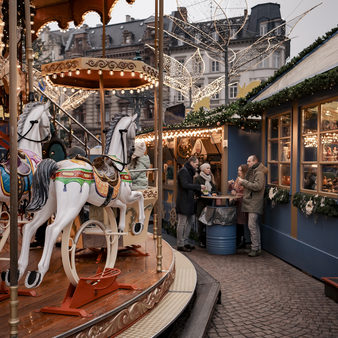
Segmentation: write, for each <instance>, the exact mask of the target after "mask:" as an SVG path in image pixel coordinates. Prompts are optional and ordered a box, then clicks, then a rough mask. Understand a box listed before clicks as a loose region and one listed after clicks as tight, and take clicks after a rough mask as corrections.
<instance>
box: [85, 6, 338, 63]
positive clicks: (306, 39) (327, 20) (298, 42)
mask: <svg viewBox="0 0 338 338" xmlns="http://www.w3.org/2000/svg"><path fill="white" fill-rule="evenodd" d="M163 1H164V14H170V13H171V12H172V11H174V10H176V8H177V3H179V5H181V6H186V7H187V8H188V10H189V8H191V10H193V7H192V6H191V4H195V6H194V7H195V8H196V9H197V11H198V12H199V13H203V15H205V19H206V20H209V19H210V16H211V14H210V13H211V10H210V0H209V1H208V0H205V1H204V0H163ZM217 1H218V2H221V3H228V6H229V7H230V6H233V7H236V6H237V8H238V9H239V10H240V11H241V13H242V12H243V9H244V5H243V4H244V3H245V0H223V1H222V0H217ZM266 2H269V1H267V0H247V3H248V8H249V14H250V9H251V7H254V6H255V5H257V4H261V3H266ZM270 2H272V3H279V4H280V8H281V15H282V18H283V19H284V20H286V21H290V20H292V19H294V18H296V17H297V16H299V15H300V14H302V13H304V12H305V11H307V10H309V9H310V8H312V7H314V6H316V5H318V4H320V5H319V6H318V7H316V8H315V9H314V10H312V11H311V12H310V13H309V14H307V15H306V16H305V17H304V18H303V19H302V20H301V21H300V22H299V23H298V24H297V25H296V26H295V28H294V30H293V31H292V33H291V35H290V37H291V58H292V57H293V56H296V55H298V53H299V52H301V51H302V50H303V49H304V48H306V47H307V46H309V45H310V44H311V43H313V42H314V41H315V40H316V39H317V38H318V37H321V36H323V35H324V34H325V33H326V32H328V31H330V30H331V29H332V28H334V27H337V24H338V0H277V1H270ZM145 3H147V5H146V6H145ZM203 6H204V7H203ZM205 6H206V7H205ZM154 13H155V1H154V0H146V1H145V0H135V2H134V4H133V5H128V3H127V2H126V1H125V0H120V1H119V2H118V3H117V4H116V5H115V7H114V8H113V11H112V16H113V19H112V20H111V21H110V23H119V22H124V21H125V17H126V15H130V16H131V17H133V18H135V19H144V18H147V17H149V16H151V15H154ZM234 13H235V12H234ZM234 15H236V14H234ZM234 15H231V16H234ZM201 19H204V17H202V18H201ZM99 22H100V20H99V16H98V14H95V13H89V14H87V17H86V21H85V23H87V24H88V25H90V26H95V25H96V24H97V23H99Z"/></svg>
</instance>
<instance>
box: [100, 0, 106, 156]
mask: <svg viewBox="0 0 338 338" xmlns="http://www.w3.org/2000/svg"><path fill="white" fill-rule="evenodd" d="M106 9H107V1H106V0H104V2H103V13H102V21H103V22H102V57H103V58H104V57H106ZM99 85H100V116H101V145H102V154H103V153H104V148H105V143H106V142H105V136H104V132H103V130H104V127H105V120H106V119H105V115H106V114H105V106H104V85H103V73H102V74H100V78H99Z"/></svg>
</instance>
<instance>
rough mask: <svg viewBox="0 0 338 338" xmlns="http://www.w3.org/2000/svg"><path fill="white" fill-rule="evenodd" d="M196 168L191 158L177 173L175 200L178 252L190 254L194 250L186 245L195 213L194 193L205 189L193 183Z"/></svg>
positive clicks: (196, 165)
mask: <svg viewBox="0 0 338 338" xmlns="http://www.w3.org/2000/svg"><path fill="white" fill-rule="evenodd" d="M197 167H198V158H196V157H195V156H191V157H190V158H189V159H188V161H187V162H186V163H185V164H184V167H183V168H182V169H181V170H180V171H179V172H178V177H177V199H176V212H177V218H178V219H177V250H178V251H185V252H190V251H191V250H192V249H193V248H194V247H193V246H192V245H190V244H189V243H188V241H189V234H190V230H191V225H192V222H193V215H194V213H195V210H194V193H195V191H196V192H197V191H202V190H204V189H205V185H200V184H194V183H193V179H194V175H195V172H196V169H197Z"/></svg>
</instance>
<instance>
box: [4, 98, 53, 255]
mask: <svg viewBox="0 0 338 338" xmlns="http://www.w3.org/2000/svg"><path fill="white" fill-rule="evenodd" d="M50 136H51V132H50V114H49V103H42V102H31V103H27V104H26V105H25V107H24V109H23V113H22V114H21V115H20V117H19V121H18V148H19V150H20V155H19V156H18V173H19V174H21V175H18V180H19V198H20V199H21V200H24V199H25V198H26V199H28V197H27V196H28V195H29V191H30V187H31V184H32V178H33V173H34V171H35V169H36V167H37V165H38V163H39V162H40V161H41V158H42V143H43V142H47V141H48V140H49V139H50ZM9 202H10V168H9V162H8V161H3V162H1V163H0V204H1V208H0V219H3V217H4V218H5V222H0V233H2V238H1V240H0V252H1V251H2V248H3V247H4V245H5V243H6V241H7V238H8V236H9V220H8V219H9V215H8V212H7V211H6V210H4V208H3V206H4V204H7V206H9Z"/></svg>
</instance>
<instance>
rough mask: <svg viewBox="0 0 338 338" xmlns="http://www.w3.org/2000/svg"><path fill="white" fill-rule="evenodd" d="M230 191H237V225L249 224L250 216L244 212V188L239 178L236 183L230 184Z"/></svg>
mask: <svg viewBox="0 0 338 338" xmlns="http://www.w3.org/2000/svg"><path fill="white" fill-rule="evenodd" d="M228 190H230V191H231V190H235V191H236V200H235V205H236V213H237V221H236V223H237V224H248V214H247V213H246V212H243V211H242V203H243V192H244V187H243V186H242V185H241V184H240V183H239V180H238V177H237V178H236V181H235V182H234V183H232V184H229V186H228Z"/></svg>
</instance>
